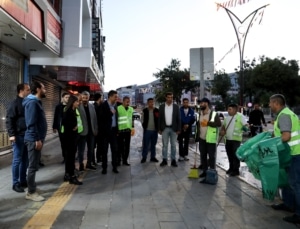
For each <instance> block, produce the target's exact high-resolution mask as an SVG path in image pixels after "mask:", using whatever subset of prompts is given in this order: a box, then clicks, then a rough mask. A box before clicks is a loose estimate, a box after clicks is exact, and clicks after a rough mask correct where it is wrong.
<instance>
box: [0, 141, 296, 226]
mask: <svg viewBox="0 0 300 229" xmlns="http://www.w3.org/2000/svg"><path fill="white" fill-rule="evenodd" d="M133 142H135V144H132V148H131V152H130V163H131V166H121V167H119V171H120V173H119V174H114V173H112V171H111V169H112V168H111V167H108V173H107V174H106V175H102V174H101V167H98V170H97V171H95V172H94V171H86V172H84V174H83V175H82V176H83V185H82V186H78V187H76V190H75V191H74V192H73V193H72V195H70V199H69V200H68V201H67V202H66V204H64V205H63V206H62V211H61V212H59V211H58V212H57V214H58V217H57V218H55V219H53V220H54V223H53V224H52V227H47V226H45V225H43V224H42V223H41V225H39V226H35V227H34V226H32V227H27V228H39V229H42V228H43V229H44V228H54V229H67V228H70V229H74V228H80V229H96V228H97V229H101V228H103V229H104V228H106V229H107V228H111V229H118V228H120V229H141V228H149V229H176V228H178V229H185V228H189V229H195V228H202V229H204V228H206V229H210V228H212V229H215V228H224V229H225V228H228V229H237V228H247V229H250V228H261V229H266V228H272V229H276V228H278V229H281V228H286V229H289V228H296V226H294V225H292V224H289V223H286V222H284V221H283V220H282V217H283V216H285V212H278V211H274V210H273V209H271V207H270V205H271V204H272V203H271V202H268V201H265V200H263V199H262V194H261V192H260V191H259V190H258V189H257V188H254V187H252V186H251V185H249V184H247V183H245V182H244V181H242V180H240V179H239V178H237V177H227V176H226V175H225V172H224V170H223V169H220V168H218V171H219V182H218V184H217V185H215V186H213V185H207V184H200V183H198V179H189V178H188V174H189V171H190V167H191V164H192V163H193V160H192V156H193V153H192V152H191V153H190V158H191V160H190V161H189V162H180V163H178V167H177V168H173V167H170V162H169V165H168V166H167V167H160V166H159V163H152V162H151V163H150V162H149V159H148V160H147V162H146V163H144V164H141V163H140V159H141V158H140V154H141V152H140V145H137V144H136V143H137V141H133ZM192 147H193V146H192ZM161 148H162V146H161V139H160V138H159V143H158V144H157V155H158V156H157V158H158V159H159V160H160V161H161V159H162V158H161ZM42 154H43V157H44V162H45V164H46V166H45V167H43V168H41V169H40V170H39V171H38V172H37V177H36V181H37V185H38V187H39V188H40V189H41V190H42V191H43V192H44V193H43V194H42V195H43V196H45V197H46V201H45V202H32V201H28V200H25V194H22V193H21V194H20V193H16V192H14V191H12V189H11V167H10V161H11V156H10V155H7V156H5V157H0V174H1V176H0V181H1V182H0V228H1V229H4V228H5V229H19V228H20V229H21V228H24V226H25V225H26V223H27V222H28V221H29V220H30V219H31V217H32V216H34V215H36V214H37V212H39V210H41V209H42V207H43V205H46V204H47V202H48V201H50V199H51V196H52V195H53V194H54V193H55V192H56V191H57V190H60V189H61V187H62V184H63V181H62V179H63V175H64V165H62V164H61V163H60V162H61V159H62V158H61V153H60V145H59V141H58V139H54V140H52V141H50V142H47V143H46V145H45V148H44V149H43V153H42ZM109 166H110V164H109ZM63 185H65V186H67V187H73V185H68V184H67V183H64V184H63ZM61 196H63V194H62V195H61ZM52 199H53V197H52ZM54 199H55V198H54ZM57 199H58V202H59V200H60V197H57ZM50 206H51V205H50ZM55 211H57V209H56V208H54V207H53V209H51V208H50V209H48V213H43V214H44V216H45V217H48V218H47V220H48V221H50V220H51V217H52V216H53V215H51V214H53V213H54V212H55ZM49 212H50V213H49ZM47 214H50V215H47ZM40 221H41V222H42V221H43V220H41V219H40Z"/></svg>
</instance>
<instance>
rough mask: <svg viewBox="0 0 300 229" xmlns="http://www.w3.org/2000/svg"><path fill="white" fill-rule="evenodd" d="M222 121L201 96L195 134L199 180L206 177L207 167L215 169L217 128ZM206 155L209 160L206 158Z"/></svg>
mask: <svg viewBox="0 0 300 229" xmlns="http://www.w3.org/2000/svg"><path fill="white" fill-rule="evenodd" d="M221 125H222V123H221V120H220V117H219V115H218V114H217V112H215V111H213V110H211V109H210V101H209V99H207V98H203V99H202V100H201V101H200V112H199V123H198V124H197V127H198V130H197V134H196V136H197V137H196V138H197V141H199V151H200V157H201V164H202V170H203V172H202V174H200V176H199V177H200V180H199V182H202V180H204V179H205V178H206V171H207V170H208V167H209V168H210V169H215V167H216V143H217V139H218V136H219V134H218V132H219V131H218V128H219V127H221ZM207 156H208V157H209V160H207Z"/></svg>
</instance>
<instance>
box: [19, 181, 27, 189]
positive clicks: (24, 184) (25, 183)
mask: <svg viewBox="0 0 300 229" xmlns="http://www.w3.org/2000/svg"><path fill="white" fill-rule="evenodd" d="M20 186H21V187H22V188H27V187H28V184H27V181H25V182H21V183H20Z"/></svg>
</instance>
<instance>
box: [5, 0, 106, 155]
mask: <svg viewBox="0 0 300 229" xmlns="http://www.w3.org/2000/svg"><path fill="white" fill-rule="evenodd" d="M101 7H102V6H101V1H100V0H71V1H70V0H0V96H1V99H0V117H1V121H0V150H4V149H7V148H10V143H9V141H8V136H7V134H6V129H5V117H6V109H7V108H8V105H9V103H10V102H11V101H12V99H13V98H15V96H16V85H17V84H19V83H22V82H24V83H31V82H32V81H34V80H38V81H41V82H42V83H44V85H45V87H46V90H47V98H46V99H43V106H44V108H45V112H46V118H47V122H48V133H47V138H49V137H51V136H52V122H53V112H54V108H55V106H56V104H57V103H58V102H59V101H60V94H61V92H62V91H69V92H71V93H76V92H81V91H83V90H88V91H90V93H91V94H93V93H94V92H102V91H103V82H104V77H105V75H104V61H103V52H104V42H105V37H104V36H103V33H102V14H101V12H102V11H101Z"/></svg>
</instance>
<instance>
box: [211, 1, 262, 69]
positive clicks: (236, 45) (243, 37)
mask: <svg viewBox="0 0 300 229" xmlns="http://www.w3.org/2000/svg"><path fill="white" fill-rule="evenodd" d="M217 4H218V3H217ZM219 7H222V8H224V7H225V6H223V5H221V6H219ZM225 8H226V7H225ZM264 10H265V9H264V8H263V9H261V11H260V12H259V13H258V14H257V16H255V18H254V19H253V21H252V22H251V24H250V27H249V30H248V33H249V32H250V29H251V28H252V26H253V25H254V23H257V22H258V24H259V25H260V24H261V22H262V19H263V16H264ZM241 25H242V23H241ZM244 39H245V33H242V35H241V36H240V37H239V42H240V44H242V43H243V41H244ZM237 47H238V42H237V43H235V44H234V45H233V46H232V47H231V49H230V50H229V51H228V52H227V53H226V54H225V55H224V56H223V57H222V58H221V59H220V60H219V61H218V62H216V63H215V66H217V65H218V64H219V63H221V62H222V61H223V60H224V59H225V57H226V56H227V55H228V54H229V53H231V52H232V51H233V50H234V49H235V48H237Z"/></svg>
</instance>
